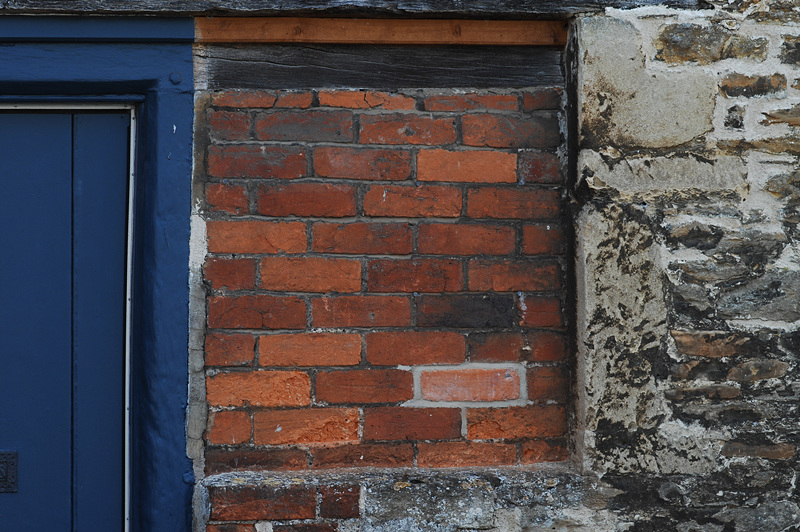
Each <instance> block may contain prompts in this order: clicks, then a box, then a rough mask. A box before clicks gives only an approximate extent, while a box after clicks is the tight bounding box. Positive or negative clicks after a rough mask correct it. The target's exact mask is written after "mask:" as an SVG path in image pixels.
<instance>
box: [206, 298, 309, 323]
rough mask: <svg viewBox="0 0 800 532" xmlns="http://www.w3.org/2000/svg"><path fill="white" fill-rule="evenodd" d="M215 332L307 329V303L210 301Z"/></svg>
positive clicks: (277, 300) (267, 299)
mask: <svg viewBox="0 0 800 532" xmlns="http://www.w3.org/2000/svg"><path fill="white" fill-rule="evenodd" d="M208 326H209V327H211V328H212V329H304V328H305V327H306V304H305V302H304V301H303V300H302V299H300V298H297V297H275V296H263V295H258V296H239V297H223V296H220V297H211V298H209V299H208Z"/></svg>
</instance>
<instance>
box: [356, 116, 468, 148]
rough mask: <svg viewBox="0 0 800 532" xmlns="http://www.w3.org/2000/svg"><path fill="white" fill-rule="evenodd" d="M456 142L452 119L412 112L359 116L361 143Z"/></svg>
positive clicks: (436, 143)
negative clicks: (413, 113)
mask: <svg viewBox="0 0 800 532" xmlns="http://www.w3.org/2000/svg"><path fill="white" fill-rule="evenodd" d="M455 141H456V121H455V119H454V118H431V117H430V116H420V115H412V114H389V115H361V133H360V135H359V142H361V143H362V144H426V145H429V146H435V145H439V144H452V143H453V142H455Z"/></svg>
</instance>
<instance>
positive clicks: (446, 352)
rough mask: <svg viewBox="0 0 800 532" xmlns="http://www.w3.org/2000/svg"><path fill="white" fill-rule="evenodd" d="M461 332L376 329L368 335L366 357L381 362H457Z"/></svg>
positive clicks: (460, 353) (461, 349) (460, 356)
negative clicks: (379, 330) (388, 330)
mask: <svg viewBox="0 0 800 532" xmlns="http://www.w3.org/2000/svg"><path fill="white" fill-rule="evenodd" d="M464 351H465V341H464V336H463V335H462V334H459V333H455V332H444V331H443V332H438V331H437V332H418V331H398V332H375V333H370V334H368V335H367V361H368V362H369V363H370V364H376V365H382V366H399V365H408V366H414V365H418V364H458V363H461V362H463V361H464Z"/></svg>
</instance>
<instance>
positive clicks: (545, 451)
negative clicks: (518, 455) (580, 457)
mask: <svg viewBox="0 0 800 532" xmlns="http://www.w3.org/2000/svg"><path fill="white" fill-rule="evenodd" d="M566 459H567V443H566V442H565V441H564V440H561V439H555V440H532V441H526V442H523V443H522V460H521V462H522V463H523V464H536V463H540V462H561V461H564V460H566Z"/></svg>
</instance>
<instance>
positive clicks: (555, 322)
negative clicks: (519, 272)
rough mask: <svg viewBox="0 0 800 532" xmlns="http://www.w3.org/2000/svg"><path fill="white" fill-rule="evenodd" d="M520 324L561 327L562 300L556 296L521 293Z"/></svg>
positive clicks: (519, 304)
mask: <svg viewBox="0 0 800 532" xmlns="http://www.w3.org/2000/svg"><path fill="white" fill-rule="evenodd" d="M517 308H518V309H519V314H520V320H519V324H520V325H522V326H523V327H561V326H562V325H563V324H564V322H563V320H562V316H561V301H559V300H558V299H557V298H555V297H538V296H530V295H527V294H521V295H520V296H519V298H518V300H517Z"/></svg>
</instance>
